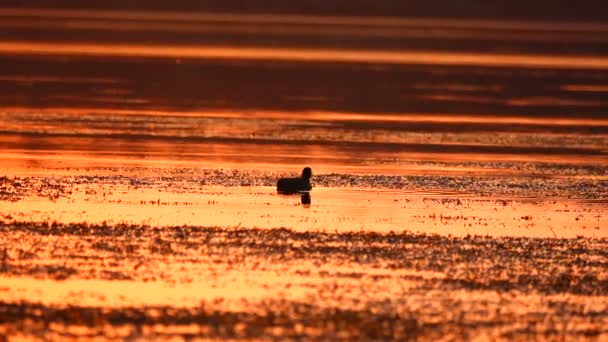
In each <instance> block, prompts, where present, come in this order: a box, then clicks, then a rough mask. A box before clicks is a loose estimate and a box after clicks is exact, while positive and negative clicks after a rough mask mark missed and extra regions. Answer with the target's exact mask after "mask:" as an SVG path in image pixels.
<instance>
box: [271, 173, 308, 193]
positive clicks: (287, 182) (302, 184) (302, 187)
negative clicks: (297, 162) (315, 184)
mask: <svg viewBox="0 0 608 342" xmlns="http://www.w3.org/2000/svg"><path fill="white" fill-rule="evenodd" d="M311 177H312V169H311V168H310V167H305V168H304V169H303V170H302V177H298V178H279V180H278V181H277V192H278V193H279V194H284V195H287V194H295V193H299V192H302V191H310V190H311V189H312V185H310V178H311Z"/></svg>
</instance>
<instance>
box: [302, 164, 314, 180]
mask: <svg viewBox="0 0 608 342" xmlns="http://www.w3.org/2000/svg"><path fill="white" fill-rule="evenodd" d="M311 177H312V169H311V168H309V167H305V168H304V170H302V178H304V179H310V178H311Z"/></svg>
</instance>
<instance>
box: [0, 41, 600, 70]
mask: <svg viewBox="0 0 608 342" xmlns="http://www.w3.org/2000/svg"><path fill="white" fill-rule="evenodd" d="M0 54H3V55H58V56H84V57H144V58H174V59H181V58H184V59H233V60H276V61H293V62H333V63H374V64H376V63H377V64H418V65H420V64H421V65H447V66H478V67H514V68H556V69H597V70H608V58H604V57H588V56H552V55H531V54H518V55H514V54H496V53H457V52H435V51H386V50H354V49H344V50H329V49H313V48H268V47H224V46H192V45H190V46H188V45H134V44H98V43H59V42H53V43H50V42H44V43H42V42H22V41H16V42H12V41H3V42H0Z"/></svg>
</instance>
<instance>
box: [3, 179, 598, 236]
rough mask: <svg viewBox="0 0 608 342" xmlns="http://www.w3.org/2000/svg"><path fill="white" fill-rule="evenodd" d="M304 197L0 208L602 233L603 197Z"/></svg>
mask: <svg viewBox="0 0 608 342" xmlns="http://www.w3.org/2000/svg"><path fill="white" fill-rule="evenodd" d="M311 197H312V205H311V206H310V207H309V208H308V207H303V206H302V205H301V203H300V197H299V196H282V195H277V194H276V190H275V189H274V188H273V187H221V186H217V187H214V186H211V187H203V188H202V189H201V191H200V192H199V193H196V194H191V193H175V192H166V191H161V190H152V189H133V188H128V187H125V188H120V187H118V188H114V187H113V188H104V187H103V186H102V187H101V188H98V189H95V188H91V187H89V188H87V190H86V193H83V192H80V193H77V194H76V195H73V196H71V197H70V198H62V199H58V200H56V201H55V202H51V201H49V200H47V199H41V198H36V197H31V198H27V199H25V200H22V201H19V202H13V203H11V202H0V211H1V212H3V213H4V214H5V215H10V216H11V217H13V218H14V219H16V220H25V221H27V220H31V221H34V222H39V221H48V222H54V221H57V222H60V223H80V222H86V223H90V224H100V223H103V222H106V223H109V224H118V223H127V224H143V225H149V226H161V227H163V226H181V225H191V226H205V227H241V226H243V227H257V228H280V227H289V228H291V229H295V230H297V231H332V232H333V231H340V232H345V231H370V232H390V231H397V232H399V231H412V232H422V233H430V234H442V235H453V236H466V235H491V236H525V237H560V238H573V237H577V236H586V237H608V230H606V229H603V227H605V226H606V225H607V224H608V215H605V209H606V204H605V203H602V202H589V201H586V202H581V201H574V200H566V199H551V198H548V199H525V198H505V199H503V198H483V197H475V196H471V195H466V194H457V193H454V194H449V193H447V194H446V193H425V192H419V191H396V190H377V189H376V190H373V189H338V188H318V189H314V190H313V191H312V193H311Z"/></svg>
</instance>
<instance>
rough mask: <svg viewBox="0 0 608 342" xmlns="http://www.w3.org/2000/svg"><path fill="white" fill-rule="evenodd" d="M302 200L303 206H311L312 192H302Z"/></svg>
mask: <svg viewBox="0 0 608 342" xmlns="http://www.w3.org/2000/svg"><path fill="white" fill-rule="evenodd" d="M301 200H302V206H303V207H306V208H308V207H310V192H308V191H304V192H302V196H301Z"/></svg>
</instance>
